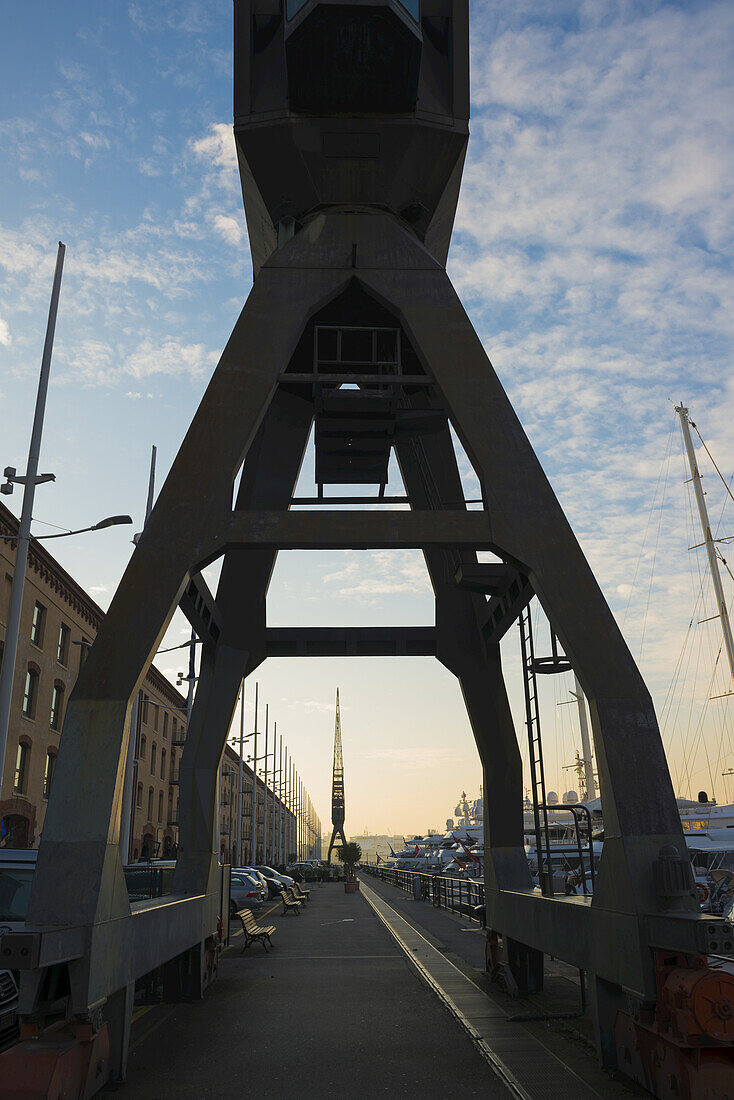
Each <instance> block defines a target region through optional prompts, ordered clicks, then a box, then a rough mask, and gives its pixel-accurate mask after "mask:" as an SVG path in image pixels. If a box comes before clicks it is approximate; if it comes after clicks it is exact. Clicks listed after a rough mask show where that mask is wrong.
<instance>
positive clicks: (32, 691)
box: [23, 665, 39, 718]
mask: <svg viewBox="0 0 734 1100" xmlns="http://www.w3.org/2000/svg"><path fill="white" fill-rule="evenodd" d="M38 673H39V669H38V668H37V667H36V666H35V665H28V668H27V669H26V674H25V686H24V688H23V715H24V717H25V718H35V717H36V701H37V699H38Z"/></svg>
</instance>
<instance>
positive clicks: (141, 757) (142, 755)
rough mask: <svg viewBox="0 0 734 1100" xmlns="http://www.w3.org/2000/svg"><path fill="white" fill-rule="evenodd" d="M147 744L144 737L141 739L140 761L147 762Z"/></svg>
mask: <svg viewBox="0 0 734 1100" xmlns="http://www.w3.org/2000/svg"><path fill="white" fill-rule="evenodd" d="M146 744H147V742H146V740H145V738H144V737H141V738H140V759H141V760H145V746H146Z"/></svg>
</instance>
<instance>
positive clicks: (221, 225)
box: [213, 214, 244, 244]
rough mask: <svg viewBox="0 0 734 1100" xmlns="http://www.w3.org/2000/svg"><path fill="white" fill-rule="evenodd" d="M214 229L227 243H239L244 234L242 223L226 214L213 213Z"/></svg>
mask: <svg viewBox="0 0 734 1100" xmlns="http://www.w3.org/2000/svg"><path fill="white" fill-rule="evenodd" d="M213 223H214V230H215V232H216V233H218V234H219V236H220V237H221V238H222V239H223V240H225V241H227V243H228V244H239V243H240V241H241V240H242V238H243V236H244V229H243V226H242V223H241V222H240V221H238V220H237V219H236V218H232V217H229V216H228V215H226V214H215V216H214V220H213Z"/></svg>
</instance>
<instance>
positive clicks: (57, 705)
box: [50, 680, 64, 730]
mask: <svg viewBox="0 0 734 1100" xmlns="http://www.w3.org/2000/svg"><path fill="white" fill-rule="evenodd" d="M63 708H64V685H63V684H62V682H61V680H55V681H54V690H53V693H52V695H51V721H50V725H51V729H52V730H60V729H61V720H62V717H63Z"/></svg>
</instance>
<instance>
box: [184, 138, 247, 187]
mask: <svg viewBox="0 0 734 1100" xmlns="http://www.w3.org/2000/svg"><path fill="white" fill-rule="evenodd" d="M190 146H191V150H192V152H193V153H194V156H195V157H196V158H197V159H198V160H199V161H201V162H202V163H203V164H204V165H206V167H207V168H209V169H210V170H211V172H212V178H213V180H214V181H215V182H216V183H217V185H218V186H219V187H222V188H224V189H225V190H228V191H230V192H232V191H233V190H234V192H235V193H238V192H239V169H238V165H237V152H236V149H235V143H234V133H233V132H232V127H231V125H230V124H229V123H226V122H213V123H212V124H211V125H210V127H209V132H208V133H207V134H205V135H204V137H200V138H196V139H194V140H192V141H191V142H190Z"/></svg>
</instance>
